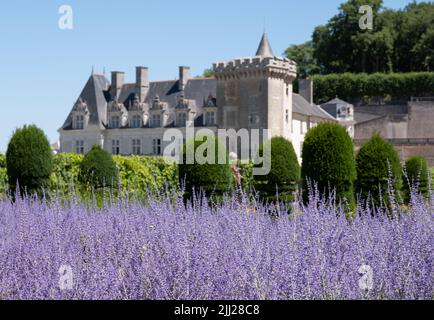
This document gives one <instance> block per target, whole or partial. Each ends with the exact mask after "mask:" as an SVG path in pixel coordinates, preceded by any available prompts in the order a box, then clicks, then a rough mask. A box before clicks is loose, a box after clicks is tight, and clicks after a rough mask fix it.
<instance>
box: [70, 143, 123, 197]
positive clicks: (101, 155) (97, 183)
mask: <svg viewBox="0 0 434 320" xmlns="http://www.w3.org/2000/svg"><path fill="white" fill-rule="evenodd" d="M78 181H79V182H80V183H81V184H82V185H83V186H86V187H91V188H93V189H95V190H97V189H101V188H103V187H112V186H114V185H117V182H118V169H117V167H116V164H115V162H114V161H113V159H112V156H111V155H110V154H109V153H108V152H107V151H105V150H104V149H102V148H101V147H100V146H98V145H95V146H93V147H92V149H91V150H90V151H89V152H88V153H87V154H86V155H85V156H84V158H83V160H82V161H81V163H80V168H79V172H78Z"/></svg>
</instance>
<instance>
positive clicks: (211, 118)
mask: <svg viewBox="0 0 434 320" xmlns="http://www.w3.org/2000/svg"><path fill="white" fill-rule="evenodd" d="M205 124H206V125H207V126H214V125H215V124H216V121H215V112H214V111H209V112H207V113H206V116H205Z"/></svg>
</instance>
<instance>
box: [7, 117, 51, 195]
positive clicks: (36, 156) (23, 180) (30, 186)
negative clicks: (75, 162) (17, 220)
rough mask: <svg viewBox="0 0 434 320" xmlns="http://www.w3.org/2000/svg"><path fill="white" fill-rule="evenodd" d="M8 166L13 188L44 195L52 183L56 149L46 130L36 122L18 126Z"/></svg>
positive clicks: (8, 153)
mask: <svg viewBox="0 0 434 320" xmlns="http://www.w3.org/2000/svg"><path fill="white" fill-rule="evenodd" d="M6 167H7V175H8V180H9V186H10V188H11V191H15V189H16V187H17V182H18V184H19V187H20V192H23V191H24V190H26V191H27V192H28V193H38V194H39V195H40V194H41V192H42V190H43V189H46V188H48V187H49V186H50V174H51V171H52V167H53V152H52V150H51V147H50V143H49V142H48V138H47V136H46V135H45V133H44V132H43V131H42V130H41V129H39V128H38V127H37V126H35V125H29V126H27V125H25V126H24V127H23V128H20V129H17V130H16V131H15V132H14V134H13V136H12V138H11V140H10V141H9V144H8V148H7V152H6Z"/></svg>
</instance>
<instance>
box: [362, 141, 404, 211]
mask: <svg viewBox="0 0 434 320" xmlns="http://www.w3.org/2000/svg"><path fill="white" fill-rule="evenodd" d="M356 166H357V181H356V192H357V194H360V195H361V196H362V198H364V199H366V198H367V197H368V195H369V196H370V197H371V199H372V200H373V202H374V204H375V205H384V204H388V191H389V190H388V187H389V181H390V179H392V180H391V181H390V182H392V186H393V188H394V191H395V192H398V191H400V190H401V187H402V171H401V170H402V169H401V162H400V159H399V156H398V154H397V153H396V151H395V149H394V148H393V146H392V145H391V144H390V143H388V142H387V141H385V140H384V139H383V138H381V137H380V135H379V134H375V135H374V136H373V137H372V138H371V139H370V140H369V141H368V142H367V143H366V144H364V145H363V146H362V147H361V149H360V151H359V153H358V154H357V157H356ZM380 198H382V199H383V203H381V202H380Z"/></svg>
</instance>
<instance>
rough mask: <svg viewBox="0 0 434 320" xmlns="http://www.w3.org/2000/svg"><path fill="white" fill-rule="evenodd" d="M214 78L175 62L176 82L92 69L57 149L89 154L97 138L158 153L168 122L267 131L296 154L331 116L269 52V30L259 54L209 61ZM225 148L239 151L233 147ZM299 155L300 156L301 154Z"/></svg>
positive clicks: (289, 65) (114, 149) (111, 148)
mask: <svg viewBox="0 0 434 320" xmlns="http://www.w3.org/2000/svg"><path fill="white" fill-rule="evenodd" d="M213 69H214V73H215V77H213V78H191V76H190V68H189V67H185V66H182V67H179V79H178V80H176V81H159V82H151V81H149V78H148V76H149V70H148V68H146V67H137V68H136V82H135V83H125V82H124V73H123V72H117V71H115V72H112V77H111V83H109V81H108V80H107V79H106V77H105V76H104V75H99V74H92V75H91V77H90V78H89V80H88V82H87V84H86V85H85V87H84V89H83V91H82V93H81V94H80V96H79V98H78V99H77V102H76V103H75V105H74V106H73V108H72V110H71V112H70V114H69V115H68V117H67V119H66V121H65V123H64V125H63V126H62V128H61V129H59V133H60V149H61V152H77V153H86V152H87V151H88V150H89V149H90V148H91V147H92V146H93V145H95V144H98V145H101V146H102V147H103V148H105V149H106V150H107V151H108V152H110V153H113V154H123V155H130V154H144V155H160V154H162V152H163V150H164V148H165V146H166V145H167V144H168V143H170V142H167V143H166V144H165V143H164V141H163V134H164V132H165V131H166V130H167V129H169V128H179V129H181V130H184V131H185V128H186V127H192V126H194V127H195V128H208V129H210V130H211V131H213V132H216V131H217V129H235V130H240V129H248V130H252V129H269V130H270V131H271V134H272V135H273V136H283V137H285V138H287V139H289V140H292V141H293V142H294V149H295V150H296V152H297V155H298V156H299V158H301V145H302V142H303V140H304V135H305V134H306V132H307V130H308V129H309V128H311V127H313V126H315V125H316V124H317V123H319V122H321V121H336V119H335V118H333V117H332V116H331V115H329V114H328V113H327V112H325V111H324V110H323V109H321V108H320V107H319V106H316V105H314V104H313V103H312V100H311V99H310V100H309V99H308V100H309V101H308V100H306V99H305V98H304V97H303V96H302V95H298V94H295V93H293V86H292V84H293V81H294V80H295V78H296V74H297V66H296V64H295V62H293V61H291V60H288V59H286V58H280V57H276V56H274V54H273V52H272V50H271V46H270V44H269V41H268V37H267V35H266V34H264V35H263V37H262V39H261V42H260V45H259V47H258V50H257V52H256V55H255V56H253V57H246V58H240V59H234V60H231V61H225V62H218V63H214V64H213ZM229 147H230V151H233V152H237V153H238V154H243V152H242V150H239V149H238V148H237V147H236V146H229ZM300 160H301V159H300Z"/></svg>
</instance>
